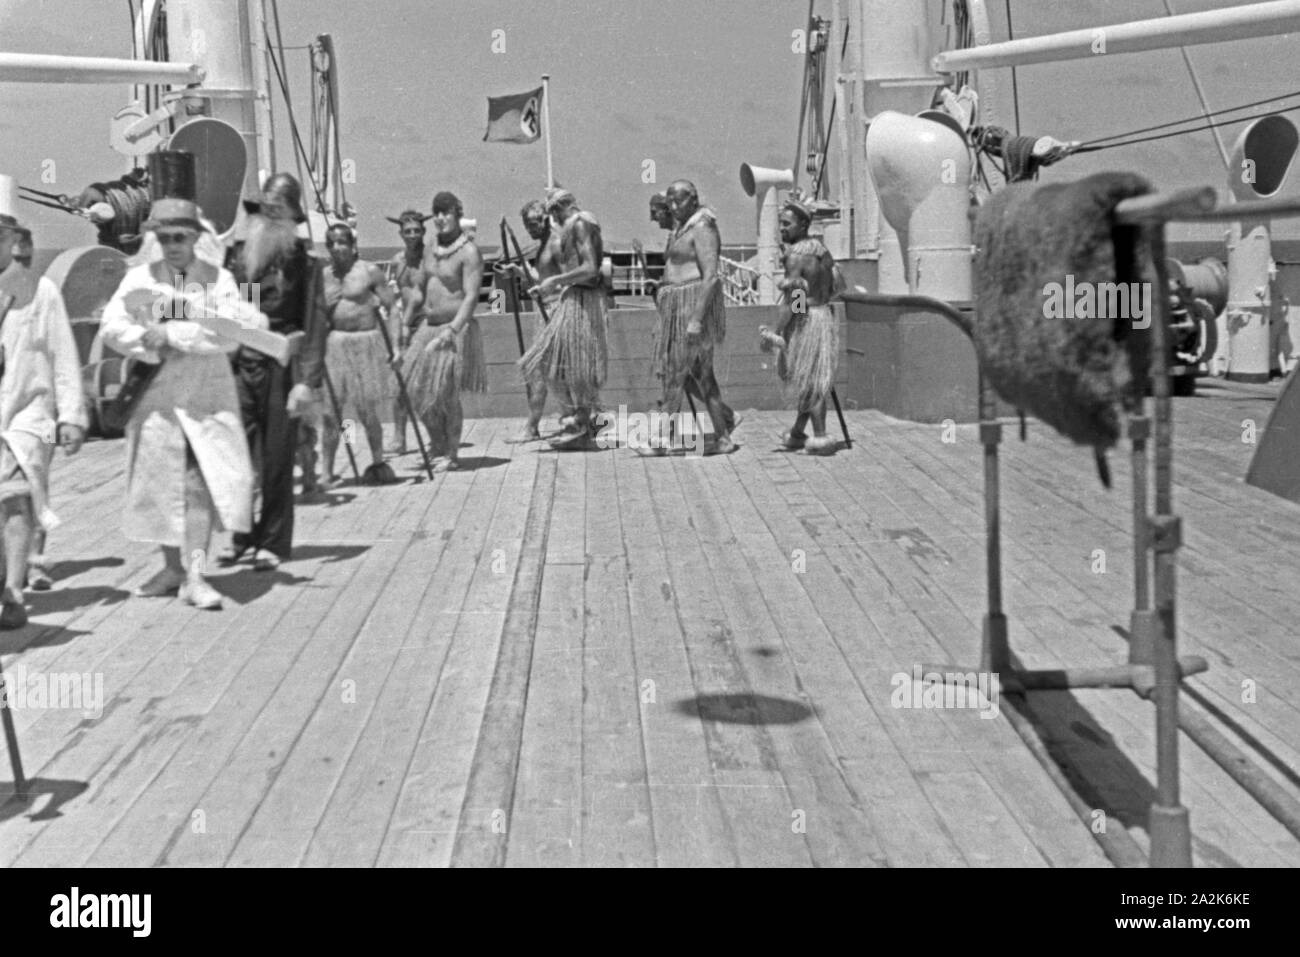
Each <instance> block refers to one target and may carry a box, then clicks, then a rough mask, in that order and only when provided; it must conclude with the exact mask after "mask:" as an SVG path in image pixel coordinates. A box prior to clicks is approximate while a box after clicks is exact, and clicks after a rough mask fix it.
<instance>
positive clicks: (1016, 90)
mask: <svg viewBox="0 0 1300 957" xmlns="http://www.w3.org/2000/svg"><path fill="white" fill-rule="evenodd" d="M1015 38H1016V32H1015V30H1014V29H1012V26H1011V0H1007V42H1010V41H1012V40H1014V39H1015ZM1011 105H1012V106H1013V107H1014V108H1015V111H1016V136H1019V135H1020V85H1019V84H1018V83H1017V82H1016V68H1015V67H1012V68H1011Z"/></svg>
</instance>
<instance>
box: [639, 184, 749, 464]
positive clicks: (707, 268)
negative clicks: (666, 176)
mask: <svg viewBox="0 0 1300 957" xmlns="http://www.w3.org/2000/svg"><path fill="white" fill-rule="evenodd" d="M668 203H669V206H670V207H671V208H672V211H673V221H674V222H675V223H676V224H677V225H676V228H675V229H674V230H673V233H672V236H671V237H670V238H669V240H668V249H667V251H666V252H665V253H664V277H663V281H662V282H661V283H660V284H659V289H658V292H657V293H656V296H655V304H656V305H657V306H658V307H659V329H658V332H657V335H656V337H655V364H656V367H657V370H658V374H659V377H660V379H661V380H662V382H663V390H664V394H663V410H664V411H665V412H667V413H669V415H670V416H671V418H672V420H673V421H680V416H681V413H682V403H683V401H684V399H685V396H686V395H687V394H690V395H692V396H695V397H696V398H698V399H700V400H701V401H702V402H703V403H704V405H705V407H706V408H708V410H709V418H710V419H711V420H712V421H713V430H714V433H713V435H712V436H711V437H710V439H709V440H708V441H707V442H706V443H705V445H704V454H705V455H713V454H717V453H720V452H721V453H726V452H731V451H732V450H734V449H735V447H736V446H735V443H734V442H733V441H732V440H731V431H732V429H734V428H735V427H736V414H735V413H734V412H733V411H732V410H731V407H730V406H728V405H727V404H726V403H725V402H723V401H722V390H721V389H720V388H719V386H718V380H717V378H716V377H715V376H714V374H713V350H714V348H715V347H717V346H720V345H721V344H722V340H723V337H724V336H725V335H726V333H727V320H726V303H725V300H724V298H723V295H722V278H721V277H720V276H719V275H718V260H719V258H720V256H721V255H722V238H721V236H720V235H719V233H718V223H717V219H716V218H715V217H714V215H713V211H712V210H709V209H706V208H704V207H702V206H700V197H699V193H698V192H696V189H695V186H694V185H693V184H691V183H689V182H687V181H686V180H677V182H675V183H673V184H672V186H670V187H669V188H668Z"/></svg>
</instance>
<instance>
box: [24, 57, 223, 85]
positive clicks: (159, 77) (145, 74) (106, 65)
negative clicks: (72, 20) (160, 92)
mask: <svg viewBox="0 0 1300 957" xmlns="http://www.w3.org/2000/svg"><path fill="white" fill-rule="evenodd" d="M203 77H204V72H203V69H202V68H201V67H200V66H198V65H197V64H194V63H160V62H157V61H154V60H120V59H117V58H115V57H89V56H57V55H54V54H47V53H0V83H104V84H112V83H129V84H135V85H137V86H146V85H150V84H167V85H170V86H190V85H191V84H194V83H201V82H203Z"/></svg>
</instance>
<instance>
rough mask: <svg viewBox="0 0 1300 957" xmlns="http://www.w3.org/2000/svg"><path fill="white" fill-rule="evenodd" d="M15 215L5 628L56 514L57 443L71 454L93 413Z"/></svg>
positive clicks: (5, 337)
mask: <svg viewBox="0 0 1300 957" xmlns="http://www.w3.org/2000/svg"><path fill="white" fill-rule="evenodd" d="M19 232H20V226H19V224H18V222H17V220H16V219H15V218H14V217H13V216H10V215H6V214H0V316H3V322H2V323H0V362H3V373H2V374H0V519H2V521H3V532H4V563H5V573H4V594H3V607H0V629H12V628H21V627H22V626H23V625H25V624H26V623H27V609H26V606H25V603H24V601H23V587H24V585H25V583H26V580H27V559H28V552H29V549H30V547H31V543H32V533H33V530H34V528H35V527H36V524H37V523H39V524H40V527H41V528H42V529H45V530H49V529H50V528H52V527H54V525H56V524H57V523H58V518H57V516H55V514H54V512H53V511H52V510H51V509H50V504H49V488H50V485H49V471H50V459H51V457H52V455H53V453H54V446H55V445H56V444H58V445H62V446H63V447H64V450H65V452H66V453H67V454H69V455H73V454H75V453H76V452H77V451H78V450H79V449H80V448H81V443H82V441H83V440H84V439H85V435H86V427H87V424H88V423H87V417H86V408H85V400H84V398H83V396H82V392H81V363H80V361H79V359H78V357H77V343H76V340H75V339H74V338H73V336H72V325H71V323H70V322H69V321H68V313H67V310H66V309H65V307H64V305H63V297H62V296H61V295H60V294H59V289H58V287H57V286H55V285H54V283H53V282H52V281H51V280H49V279H46V278H45V277H43V276H42V277H39V278H37V276H36V275H35V274H34V273H33V272H32V271H31V270H29V269H28V268H27V267H25V266H23V265H22V264H21V263H19V262H17V261H15V260H14V258H13V252H14V241H15V239H16V238H17V236H18V234H19Z"/></svg>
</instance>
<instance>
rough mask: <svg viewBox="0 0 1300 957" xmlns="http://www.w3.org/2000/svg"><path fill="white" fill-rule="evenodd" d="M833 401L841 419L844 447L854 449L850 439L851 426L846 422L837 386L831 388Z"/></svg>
mask: <svg viewBox="0 0 1300 957" xmlns="http://www.w3.org/2000/svg"><path fill="white" fill-rule="evenodd" d="M831 401H832V402H834V403H835V414H836V415H837V416H839V419H840V431H841V432H843V433H844V447H845V448H846V449H851V448H853V440H852V439H851V438H849V426H848V423H847V422H845V421H844V410H843V409H841V408H840V395H839V393H838V392H836V391H835V386H831Z"/></svg>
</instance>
